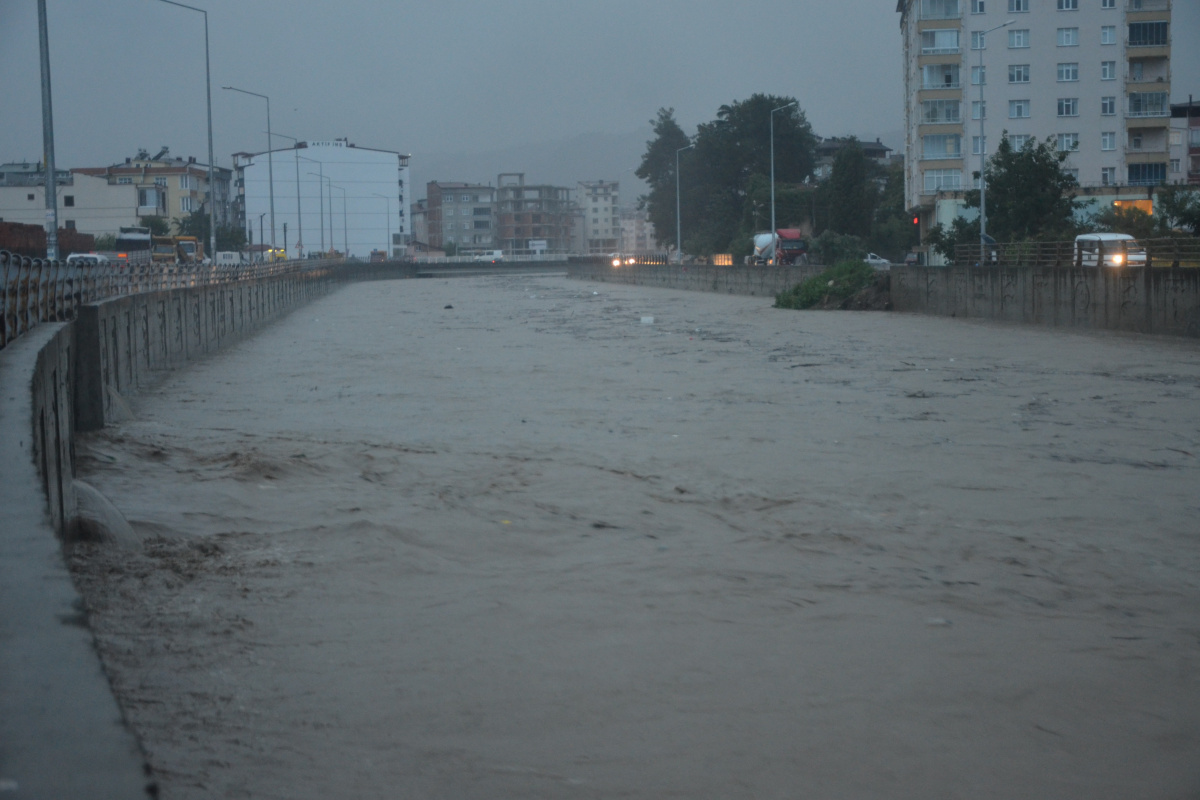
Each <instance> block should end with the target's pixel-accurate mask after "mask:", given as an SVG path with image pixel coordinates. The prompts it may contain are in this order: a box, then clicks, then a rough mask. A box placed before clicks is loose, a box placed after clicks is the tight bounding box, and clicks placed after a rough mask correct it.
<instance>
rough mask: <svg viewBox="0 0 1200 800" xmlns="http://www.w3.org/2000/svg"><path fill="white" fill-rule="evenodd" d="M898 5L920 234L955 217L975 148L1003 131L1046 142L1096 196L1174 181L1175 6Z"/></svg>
mask: <svg viewBox="0 0 1200 800" xmlns="http://www.w3.org/2000/svg"><path fill="white" fill-rule="evenodd" d="M896 10H897V11H898V12H899V13H900V14H901V24H900V28H901V32H902V35H903V37H904V86H905V131H906V141H905V145H906V149H907V158H906V163H905V193H906V198H907V202H908V205H909V207H910V208H913V209H921V210H922V213H921V227H922V233H924V231H926V230H928V229H929V228H930V227H932V226H933V225H936V224H938V223H949V222H950V221H951V220H953V219H954V217H956V216H958V215H959V214H960V212H961V211H962V206H963V200H962V191H961V190H964V189H969V188H973V187H977V186H978V180H977V178H975V177H974V175H975V173H977V172H978V171H979V169H980V156H981V153H982V154H983V155H984V156H985V157H986V156H987V155H989V154H991V153H994V152H995V149H996V148H995V145H996V143H997V142H998V141H999V137H1000V136H1002V135H1005V134H1007V136H1008V138H1009V140H1010V142H1011V143H1012V144H1013V145H1014V146H1021V145H1023V144H1024V143H1025V142H1027V141H1029V140H1030V139H1031V138H1032V139H1037V140H1044V139H1045V138H1046V137H1048V136H1050V137H1054V139H1055V141H1056V143H1057V146H1058V147H1059V148H1060V149H1064V150H1068V151H1070V155H1069V157H1068V158H1067V160H1066V162H1065V166H1066V168H1067V169H1069V170H1070V171H1071V172H1072V173H1073V174H1074V175H1075V178H1076V180H1078V181H1079V184H1080V186H1081V187H1083V189H1084V193H1086V194H1090V195H1092V196H1094V197H1104V198H1105V199H1106V200H1107V199H1110V198H1111V199H1123V198H1124V197H1125V196H1126V195H1128V197H1129V198H1137V197H1140V198H1143V199H1144V198H1146V196H1147V189H1146V188H1145V187H1148V186H1154V185H1158V184H1160V183H1163V182H1166V181H1169V180H1170V179H1171V174H1170V169H1169V147H1170V133H1169V130H1170V121H1171V106H1170V93H1171V0H898V3H897V6H896ZM1006 23H1007V24H1006ZM1193 33H1195V32H1193ZM981 92H982V100H981ZM1137 187H1141V188H1137ZM971 213H974V211H973V210H972V212H971Z"/></svg>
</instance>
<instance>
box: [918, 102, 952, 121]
mask: <svg viewBox="0 0 1200 800" xmlns="http://www.w3.org/2000/svg"><path fill="white" fill-rule="evenodd" d="M959 107H960V104H959V101H957V100H926V101H924V102H923V103H921V122H922V123H926V124H930V125H939V124H942V123H947V122H961V121H962V117H961V116H960V111H959Z"/></svg>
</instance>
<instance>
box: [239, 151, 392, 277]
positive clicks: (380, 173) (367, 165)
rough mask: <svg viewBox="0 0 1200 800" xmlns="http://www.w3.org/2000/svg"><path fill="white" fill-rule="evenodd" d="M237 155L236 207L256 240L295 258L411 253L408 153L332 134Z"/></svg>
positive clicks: (251, 237) (248, 231)
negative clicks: (318, 139)
mask: <svg viewBox="0 0 1200 800" xmlns="http://www.w3.org/2000/svg"><path fill="white" fill-rule="evenodd" d="M233 159H234V169H235V170H236V171H237V187H238V199H237V201H236V202H235V209H236V213H237V216H238V219H239V222H240V224H241V225H243V226H244V227H245V230H246V232H247V236H248V237H249V239H250V241H251V242H253V243H255V244H267V245H272V246H274V247H276V248H279V249H282V250H286V251H287V253H288V256H289V257H291V258H303V257H305V256H307V255H309V254H310V253H316V252H328V251H330V250H336V251H338V252H339V253H346V254H347V255H349V256H354V257H359V258H366V257H368V256H369V255H370V253H371V252H372V251H375V250H380V251H384V252H386V253H388V254H389V255H390V256H391V257H393V258H398V257H401V256H403V255H405V254H406V248H407V245H408V242H409V241H410V239H411V236H412V228H411V226H410V224H409V213H408V207H409V203H410V202H411V198H410V197H409V166H408V160H409V157H408V156H407V155H405V154H402V153H398V152H394V151H391V150H377V149H374V148H369V147H358V146H356V145H354V144H351V143H350V142H348V141H347V140H346V139H334V140H333V141H326V142H299V143H297V144H296V145H295V146H294V147H288V148H285V149H280V150H272V151H269V152H263V153H235V154H234V156H233ZM272 174H273V175H274V178H273V180H272V177H271V176H272ZM297 181H298V183H297ZM272 184H273V185H274V203H273V204H272V201H271V194H272V192H271V186H272ZM297 189H298V191H297ZM272 205H273V206H274V211H273V213H272ZM297 206H299V209H297ZM272 217H274V226H273V227H272V223H271V219H272ZM285 226H286V233H285Z"/></svg>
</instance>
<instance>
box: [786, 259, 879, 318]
mask: <svg viewBox="0 0 1200 800" xmlns="http://www.w3.org/2000/svg"><path fill="white" fill-rule="evenodd" d="M874 282H875V268H874V267H872V266H871V265H870V264H865V263H863V262H862V261H842V262H840V263H839V264H837V265H836V266H833V267H830V268H829V269H827V270H825V271H824V272H822V273H821V274H820V275H815V276H813V277H811V278H809V279H808V280H806V281H805V282H804V283H799V284H796V285H795V286H793V287H792V288H791V289H788V290H787V291H783V292H780V293H779V294H777V295H775V307H776V308H812V307H813V306H817V305H824V306H828V305H836V304H838V303H841V302H842V301H844V300H846V299H848V298H851V297H853V296H854V295H856V294H858V293H859V292H861V291H862V290H863V289H865V288H867V287H868V286H870V285H871V284H872V283H874Z"/></svg>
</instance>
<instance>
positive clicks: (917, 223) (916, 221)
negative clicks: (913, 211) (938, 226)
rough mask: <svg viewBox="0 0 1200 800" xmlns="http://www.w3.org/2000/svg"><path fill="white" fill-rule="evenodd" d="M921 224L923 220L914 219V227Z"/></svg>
mask: <svg viewBox="0 0 1200 800" xmlns="http://www.w3.org/2000/svg"><path fill="white" fill-rule="evenodd" d="M920 224H921V218H920V217H913V225H920Z"/></svg>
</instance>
